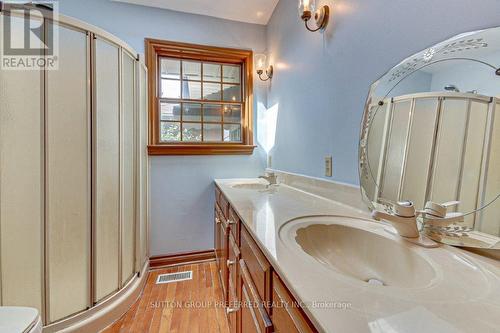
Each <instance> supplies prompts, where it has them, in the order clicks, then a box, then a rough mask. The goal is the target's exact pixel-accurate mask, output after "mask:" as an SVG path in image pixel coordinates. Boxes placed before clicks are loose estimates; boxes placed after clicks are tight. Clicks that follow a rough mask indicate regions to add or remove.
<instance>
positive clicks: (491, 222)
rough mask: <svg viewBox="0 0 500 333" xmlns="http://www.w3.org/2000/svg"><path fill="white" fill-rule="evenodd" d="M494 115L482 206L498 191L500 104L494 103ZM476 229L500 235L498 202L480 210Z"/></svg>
mask: <svg viewBox="0 0 500 333" xmlns="http://www.w3.org/2000/svg"><path fill="white" fill-rule="evenodd" d="M494 114H495V118H494V123H493V128H492V137H491V147H490V155H489V162H488V173H487V176H486V189H485V196H484V201H483V204H487V203H489V202H491V200H493V198H495V197H497V196H498V194H499V193H498V189H500V103H496V105H495V109H494ZM477 227H478V230H479V231H482V232H485V233H488V234H492V235H500V200H498V199H497V200H495V202H493V203H492V204H491V205H490V206H489V207H488V209H484V210H482V213H481V221H480V223H479V225H478V226H477Z"/></svg>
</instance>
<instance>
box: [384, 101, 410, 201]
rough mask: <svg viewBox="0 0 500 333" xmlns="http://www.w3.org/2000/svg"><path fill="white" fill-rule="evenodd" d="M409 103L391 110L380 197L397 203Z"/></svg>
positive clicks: (403, 103) (408, 116) (395, 105)
mask: <svg viewBox="0 0 500 333" xmlns="http://www.w3.org/2000/svg"><path fill="white" fill-rule="evenodd" d="M410 110H411V101H404V102H398V103H394V106H393V110H392V121H391V130H390V135H389V141H388V145H387V157H386V159H385V173H384V180H383V186H382V195H381V197H382V198H384V199H386V200H391V201H398V200H399V197H398V193H399V185H400V182H401V176H402V172H403V163H404V154H405V148H406V146H405V145H404V144H402V142H406V136H407V134H408V122H409V121H410Z"/></svg>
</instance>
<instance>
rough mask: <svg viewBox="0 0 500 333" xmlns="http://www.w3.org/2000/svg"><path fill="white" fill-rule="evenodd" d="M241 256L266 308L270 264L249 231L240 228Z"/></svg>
mask: <svg viewBox="0 0 500 333" xmlns="http://www.w3.org/2000/svg"><path fill="white" fill-rule="evenodd" d="M240 251H241V258H242V259H244V260H245V263H246V265H247V267H248V272H249V275H250V277H251V279H252V281H253V282H254V283H255V287H256V289H257V293H258V294H259V297H260V298H261V299H262V300H263V301H264V303H265V305H266V308H267V307H268V305H269V304H270V303H271V277H272V275H271V274H272V271H271V264H269V261H267V259H266V257H265V256H264V254H263V253H262V251H261V250H260V249H259V247H258V246H257V244H256V243H255V241H254V240H253V238H252V236H250V233H249V232H248V231H247V230H246V229H245V228H241V247H240Z"/></svg>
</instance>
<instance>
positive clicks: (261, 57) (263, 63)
mask: <svg viewBox="0 0 500 333" xmlns="http://www.w3.org/2000/svg"><path fill="white" fill-rule="evenodd" d="M254 61H255V69H256V70H257V72H259V71H260V72H261V73H263V72H264V71H265V70H266V68H267V57H266V55H265V54H256V55H255V60H254Z"/></svg>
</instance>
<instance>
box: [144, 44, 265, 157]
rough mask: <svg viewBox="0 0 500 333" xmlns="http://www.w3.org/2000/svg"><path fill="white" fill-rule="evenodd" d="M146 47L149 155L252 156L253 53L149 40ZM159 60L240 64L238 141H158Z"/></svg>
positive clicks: (253, 146)
mask: <svg viewBox="0 0 500 333" xmlns="http://www.w3.org/2000/svg"><path fill="white" fill-rule="evenodd" d="M145 44H146V45H145V46H146V63H147V66H148V83H149V85H148V89H149V96H150V98H149V145H148V153H149V155H251V154H252V153H253V151H254V149H255V147H256V146H255V145H254V143H253V52H252V51H251V50H240V49H231V48H222V47H214V46H205V45H197V44H188V43H179V42H171V41H164V40H158V39H150V38H147V39H146V41H145ZM162 57H169V58H177V59H183V60H197V61H214V62H222V63H228V64H231V63H232V64H241V65H242V78H243V82H241V85H242V88H243V89H242V91H243V95H242V103H243V105H244V107H243V109H242V115H241V116H242V121H241V142H237V143H230V142H221V143H213V142H209V143H203V142H195V143H191V142H175V143H169V142H161V140H160V114H159V107H158V106H159V100H160V96H158V91H159V89H158V87H159V82H158V81H159V75H158V68H159V59H160V58H162Z"/></svg>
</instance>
